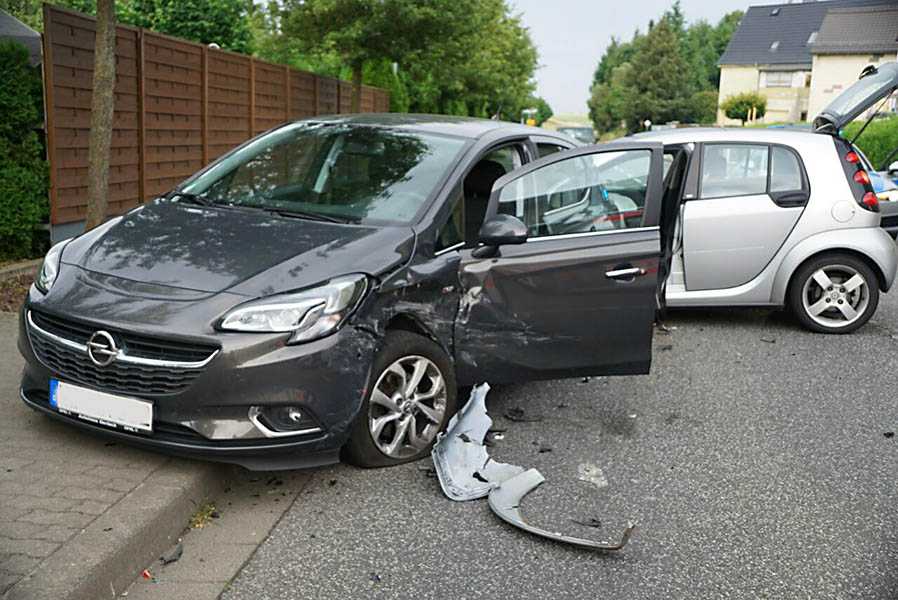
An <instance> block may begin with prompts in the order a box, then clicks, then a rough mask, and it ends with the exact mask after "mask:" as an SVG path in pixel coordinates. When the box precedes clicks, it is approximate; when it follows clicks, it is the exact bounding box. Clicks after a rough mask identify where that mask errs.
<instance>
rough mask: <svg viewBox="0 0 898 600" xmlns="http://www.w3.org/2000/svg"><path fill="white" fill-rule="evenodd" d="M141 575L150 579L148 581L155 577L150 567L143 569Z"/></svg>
mask: <svg viewBox="0 0 898 600" xmlns="http://www.w3.org/2000/svg"><path fill="white" fill-rule="evenodd" d="M140 576H141V577H143V578H144V579H146V580H148V581H149V580H151V579H153V574H152V573H150V570H149V569H144V570H143V571H141V572H140Z"/></svg>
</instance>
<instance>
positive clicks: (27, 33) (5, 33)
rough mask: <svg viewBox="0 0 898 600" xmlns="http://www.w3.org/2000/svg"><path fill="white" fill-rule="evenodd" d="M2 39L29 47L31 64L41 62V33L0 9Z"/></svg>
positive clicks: (0, 37) (0, 34)
mask: <svg viewBox="0 0 898 600" xmlns="http://www.w3.org/2000/svg"><path fill="white" fill-rule="evenodd" d="M0 40H9V41H13V42H18V43H20V44H22V45H23V46H25V47H26V48H28V54H29V55H30V62H31V65H32V66H34V65H39V64H40V63H41V34H39V33H38V32H36V31H35V30H33V29H32V28H31V27H28V25H25V24H24V23H22V22H21V21H20V20H18V19H17V18H15V17H14V16H12V15H11V14H9V13H8V12H6V11H5V10H3V9H0Z"/></svg>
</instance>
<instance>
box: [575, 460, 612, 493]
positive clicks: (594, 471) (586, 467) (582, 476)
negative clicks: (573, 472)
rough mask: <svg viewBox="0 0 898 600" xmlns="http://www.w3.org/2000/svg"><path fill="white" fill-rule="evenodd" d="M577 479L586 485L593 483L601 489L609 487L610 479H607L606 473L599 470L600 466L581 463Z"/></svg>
mask: <svg viewBox="0 0 898 600" xmlns="http://www.w3.org/2000/svg"><path fill="white" fill-rule="evenodd" d="M577 479H579V480H580V481H584V482H586V483H591V484H592V485H594V486H596V487H597V488H600V489H601V488H606V487H608V479H607V478H606V477H605V473H603V472H602V469H601V468H599V466H598V465H594V464H593V463H581V464H579V465H577Z"/></svg>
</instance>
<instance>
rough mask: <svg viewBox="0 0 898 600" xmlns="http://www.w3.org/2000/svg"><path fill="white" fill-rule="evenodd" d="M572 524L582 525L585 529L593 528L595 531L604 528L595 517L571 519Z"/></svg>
mask: <svg viewBox="0 0 898 600" xmlns="http://www.w3.org/2000/svg"><path fill="white" fill-rule="evenodd" d="M571 522H572V523H576V524H577V525H582V526H583V527H592V528H593V529H598V528H599V527H601V526H602V521H600V520H599V519H597V518H595V517H589V518H588V519H582V520H581V519H571Z"/></svg>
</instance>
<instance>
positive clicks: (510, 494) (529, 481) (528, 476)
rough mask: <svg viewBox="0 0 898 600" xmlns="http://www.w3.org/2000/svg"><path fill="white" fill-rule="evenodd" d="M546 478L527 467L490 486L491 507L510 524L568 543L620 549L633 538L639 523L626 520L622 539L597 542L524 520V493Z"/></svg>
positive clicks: (600, 548)
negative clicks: (522, 502) (522, 513)
mask: <svg viewBox="0 0 898 600" xmlns="http://www.w3.org/2000/svg"><path fill="white" fill-rule="evenodd" d="M545 480H546V479H545V477H543V475H542V473H540V472H539V471H537V470H536V469H528V470H527V471H524V472H523V473H521V474H519V475H515V476H514V477H511V478H510V479H506V480H505V481H503V482H502V483H500V484H499V485H497V486H496V487H494V488H493V489H491V490H490V493H489V498H488V500H489V505H490V510H492V511H493V512H494V513H495V514H496V516H497V517H499V518H500V519H502V520H503V521H505V522H506V523H508V524H510V525H514V526H515V527H519V528H520V529H523V530H524V531H526V532H527V533H532V534H533V535H538V536H540V537H544V538H548V539H550V540H554V541H556V542H564V543H565V544H573V545H574V546H580V547H581V548H589V549H592V550H604V551H606V552H614V551H617V550H621V549H623V547H624V546H626V545H627V542H629V541H630V537H631V536H632V535H633V530H634V529H636V525H635V524H634V523H632V522H630V523H627V528H626V529H624V533H623V535H622V536H621V539H620V541H619V542H617V543H612V542H595V541H593V540H586V539H583V538H578V537H573V536H569V535H564V534H562V533H556V532H554V531H548V530H546V529H542V528H541V527H536V526H534V525H530V524H529V523H527V522H526V521H524V517H523V516H522V515H521V508H520V507H521V501H522V500H523V499H524V496H526V495H527V494H529V493H530V492H532V491H533V490H535V489H536V488H538V487H539V486H540V484H542V483H543V482H544V481H545Z"/></svg>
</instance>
